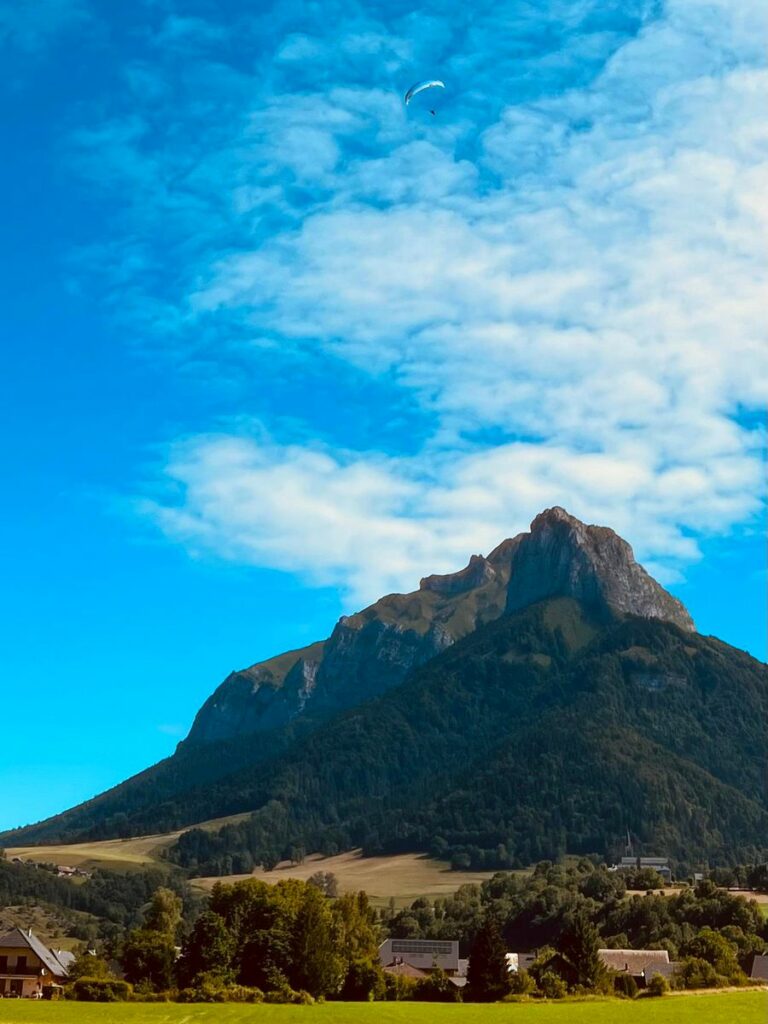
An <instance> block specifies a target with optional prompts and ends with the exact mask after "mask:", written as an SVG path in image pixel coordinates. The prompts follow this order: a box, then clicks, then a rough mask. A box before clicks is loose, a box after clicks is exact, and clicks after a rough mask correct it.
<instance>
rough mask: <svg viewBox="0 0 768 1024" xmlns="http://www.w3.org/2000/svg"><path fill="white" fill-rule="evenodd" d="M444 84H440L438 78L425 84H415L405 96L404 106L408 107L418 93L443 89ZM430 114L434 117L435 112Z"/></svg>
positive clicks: (432, 111)
mask: <svg viewBox="0 0 768 1024" xmlns="http://www.w3.org/2000/svg"><path fill="white" fill-rule="evenodd" d="M444 88H445V82H441V81H440V79H439V78H433V79H430V80H429V81H425V82H417V83H416V84H415V85H412V86H411V88H410V89H409V90H408V92H407V93H406V94H405V105H406V107H407V106H408V105H409V103H410V102H411V100H412V99H413V97H414V96H418V94H419V93H420V92H425V91H426V90H427V89H444ZM430 114H431V115H432V116H433V117H434V116H435V111H434V110H430Z"/></svg>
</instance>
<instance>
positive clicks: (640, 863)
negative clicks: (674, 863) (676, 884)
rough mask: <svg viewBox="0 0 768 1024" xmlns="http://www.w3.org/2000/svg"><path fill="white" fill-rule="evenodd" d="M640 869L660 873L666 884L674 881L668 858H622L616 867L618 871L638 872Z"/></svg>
mask: <svg viewBox="0 0 768 1024" xmlns="http://www.w3.org/2000/svg"><path fill="white" fill-rule="evenodd" d="M639 868H652V869H653V870H654V871H658V873H659V874H660V875H661V877H662V878H663V879H664V881H665V882H671V881H672V868H671V867H670V866H669V858H668V857H622V858H621V860H620V861H619V863H618V864H617V865H616V867H615V869H614V870H616V871H636V870H638V869H639Z"/></svg>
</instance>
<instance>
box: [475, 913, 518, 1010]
mask: <svg viewBox="0 0 768 1024" xmlns="http://www.w3.org/2000/svg"><path fill="white" fill-rule="evenodd" d="M510 988H511V986H510V980H509V967H508V965H507V950H506V946H505V944H504V940H503V938H502V936H501V931H500V930H499V925H498V922H497V920H496V918H495V917H493V916H492V915H490V914H489V915H488V916H487V917H486V918H485V920H484V921H483V924H482V925H481V927H480V930H479V931H478V933H477V938H476V939H475V942H474V945H473V946H472V952H471V954H470V957H469V969H468V971H467V989H466V992H467V997H468V998H469V999H471V1000H472V1001H473V1002H477V1003H494V1002H496V1001H497V1000H498V999H503V998H504V996H505V995H507V994H508V993H509V991H510Z"/></svg>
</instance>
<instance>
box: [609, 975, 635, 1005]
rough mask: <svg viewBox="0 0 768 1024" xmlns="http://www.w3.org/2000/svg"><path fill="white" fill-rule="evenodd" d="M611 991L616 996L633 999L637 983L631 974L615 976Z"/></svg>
mask: <svg viewBox="0 0 768 1024" xmlns="http://www.w3.org/2000/svg"><path fill="white" fill-rule="evenodd" d="M613 990H614V992H615V993H616V995H617V996H623V997H624V998H625V999H634V998H635V996H636V995H637V982H636V981H635V979H634V978H633V977H632V975H631V974H617V975H616V976H615V977H614V979H613Z"/></svg>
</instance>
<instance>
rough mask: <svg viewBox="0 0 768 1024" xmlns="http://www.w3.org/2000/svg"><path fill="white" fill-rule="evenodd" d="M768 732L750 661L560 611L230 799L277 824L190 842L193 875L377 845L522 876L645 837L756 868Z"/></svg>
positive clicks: (764, 822)
mask: <svg viewBox="0 0 768 1024" xmlns="http://www.w3.org/2000/svg"><path fill="white" fill-rule="evenodd" d="M767 721H768V679H767V678H766V671H765V668H764V666H762V665H760V664H759V663H758V662H756V661H754V660H753V659H751V658H750V657H749V656H748V655H745V654H743V653H741V652H738V651H735V650H733V649H731V648H729V647H727V646H726V645H724V644H721V643H720V642H719V641H717V640H713V639H709V638H704V637H700V636H698V635H696V634H694V633H690V632H688V631H683V630H681V629H680V628H679V627H677V626H675V625H673V624H671V623H666V622H661V621H657V620H643V619H639V618H635V617H633V618H629V619H621V620H616V621H615V622H613V623H611V624H608V625H606V624H605V623H604V622H602V621H600V620H598V619H596V618H595V616H594V614H592V613H591V612H590V611H589V610H587V609H585V608H584V606H582V605H580V604H578V603H577V602H575V601H573V600H572V599H554V600H551V601H545V602H542V603H540V604H538V605H535V606H533V607H531V608H529V609H526V610H525V611H522V612H519V613H516V614H514V615H509V616H506V617H504V618H502V619H500V620H498V621H497V622H495V623H492V624H489V625H488V626H485V627H483V628H482V629H480V630H478V631H476V632H475V633H474V634H473V635H472V636H470V637H467V638H466V639H465V640H463V641H461V642H460V643H458V644H457V645H455V646H454V647H453V648H451V649H450V650H449V651H446V652H445V653H444V654H442V655H441V656H440V657H439V658H436V659H434V660H433V661H432V662H430V663H429V664H428V665H426V666H424V667H423V668H422V669H420V670H419V671H418V672H417V673H415V674H414V675H413V676H412V677H411V678H410V680H409V681H408V683H407V684H405V685H403V686H401V687H399V688H398V689H397V690H395V691H392V692H390V693H388V694H386V695H385V696H383V697H381V698H379V699H378V700H375V701H371V702H369V703H367V704H365V705H362V706H361V707H359V708H356V709H355V710H353V711H350V712H347V713H346V714H345V715H343V716H341V717H339V718H337V719H336V720H334V721H333V722H330V723H327V724H326V725H325V726H323V727H322V728H321V729H319V730H318V731H317V732H315V733H314V734H313V735H312V736H310V737H308V738H307V739H305V740H303V741H302V742H301V743H299V744H298V745H297V746H295V747H294V748H292V749H291V751H290V754H289V755H286V756H284V757H282V758H279V759H278V760H277V761H275V762H272V763H270V764H269V765H268V766H264V767H263V768H260V769H249V770H246V771H244V772H241V773H239V774H238V775H236V776H232V777H230V778H229V779H226V780H222V781H221V782H220V783H219V786H218V800H220V801H227V800H230V799H235V798H236V799H243V800H244V801H245V802H246V803H249V804H251V805H252V806H253V807H259V808H260V810H259V811H257V813H255V814H254V815H253V816H252V818H251V819H250V821H247V822H244V823H242V824H240V825H236V826H229V827H227V828H226V829H224V830H223V831H222V832H221V833H220V834H219V835H215V834H211V833H207V834H201V833H198V832H197V831H192V832H189V833H187V834H186V835H184V836H182V837H181V839H180V840H179V843H178V846H177V847H176V852H175V857H176V859H177V860H178V861H179V862H180V863H182V864H184V865H185V866H187V867H190V868H192V869H194V870H198V871H201V872H203V873H215V872H217V871H227V870H244V869H246V868H247V867H248V866H249V864H250V863H251V860H252V859H255V860H264V859H267V860H272V859H276V858H278V857H280V856H282V855H284V853H285V852H286V850H287V849H288V848H289V847H291V846H294V847H297V846H298V847H304V848H306V849H311V850H315V849H317V850H322V851H326V852H334V851H335V850H337V849H344V848H349V847H351V846H357V845H362V846H363V847H364V848H365V849H366V850H368V851H369V852H381V851H398V850H408V849H421V850H431V851H433V852H435V853H440V854H443V855H444V854H446V853H450V854H452V855H455V856H459V857H463V858H465V859H466V858H468V862H469V863H472V865H473V866H484V867H492V866H499V867H506V866H509V865H513V864H523V863H529V862H530V861H532V860H535V859H537V858H539V857H551V856H554V855H556V854H558V853H562V852H564V851H565V850H566V849H567V850H568V851H569V852H598V853H605V852H606V851H608V850H610V849H611V848H616V847H617V846H618V845H619V844H621V843H622V842H623V838H624V836H625V834H626V830H627V829H629V830H630V832H631V833H632V834H633V836H634V837H635V839H636V840H637V841H638V842H639V843H640V844H641V845H642V846H643V848H645V849H646V850H647V851H654V852H661V853H665V854H668V855H670V856H672V857H675V858H677V859H679V860H684V861H685V862H687V863H692V862H696V861H700V860H711V861H728V860H730V859H732V858H734V857H735V858H737V859H738V858H741V859H742V860H750V859H751V858H753V857H756V856H758V853H759V852H760V851H762V850H764V849H765V848H766V846H768V801H767V800H766V780H765V773H764V757H765V751H766V749H768V729H767V726H766V722H767ZM235 794H236V795H237V796H236V797H235ZM233 809H234V808H233ZM500 848H503V850H502V849H500Z"/></svg>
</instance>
